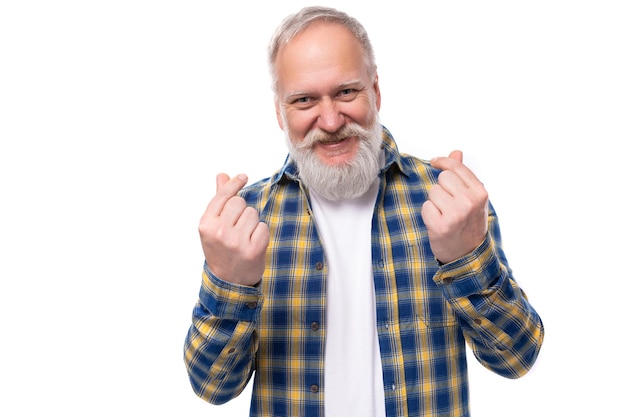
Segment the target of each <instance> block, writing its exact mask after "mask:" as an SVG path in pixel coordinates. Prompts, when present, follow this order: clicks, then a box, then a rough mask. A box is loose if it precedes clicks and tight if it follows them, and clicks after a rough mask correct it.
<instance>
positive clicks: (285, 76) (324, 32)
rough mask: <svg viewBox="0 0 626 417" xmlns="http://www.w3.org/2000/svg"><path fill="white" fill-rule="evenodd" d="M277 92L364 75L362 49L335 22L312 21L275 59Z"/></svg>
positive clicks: (357, 77) (363, 54)
mask: <svg viewBox="0 0 626 417" xmlns="http://www.w3.org/2000/svg"><path fill="white" fill-rule="evenodd" d="M276 72H277V75H278V79H277V81H278V88H279V90H281V89H282V90H283V91H285V90H291V89H293V88H296V89H302V88H306V86H307V85H309V88H310V86H320V85H321V84H324V83H337V84H341V83H345V82H347V81H348V80H354V79H361V78H364V77H365V76H366V73H367V66H366V62H365V53H364V51H363V47H362V46H361V44H360V43H359V41H358V40H357V39H356V37H355V36H354V35H353V34H352V32H350V30H348V29H346V28H345V27H344V26H342V25H340V24H338V23H328V22H315V23H312V24H311V25H310V26H309V27H307V28H306V29H304V31H302V32H301V33H299V34H298V35H297V36H295V37H294V38H292V39H291V40H290V41H289V42H287V43H286V44H285V45H283V46H282V47H281V48H280V49H279V51H278V54H277V57H276Z"/></svg>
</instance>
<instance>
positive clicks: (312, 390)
mask: <svg viewBox="0 0 626 417" xmlns="http://www.w3.org/2000/svg"><path fill="white" fill-rule="evenodd" d="M319 390H320V387H318V386H317V384H313V385H311V392H312V393H313V394H317V393H318V392H319Z"/></svg>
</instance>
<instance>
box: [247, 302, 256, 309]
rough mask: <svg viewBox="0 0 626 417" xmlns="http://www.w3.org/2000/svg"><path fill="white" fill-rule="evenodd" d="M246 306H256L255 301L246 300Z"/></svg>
mask: <svg viewBox="0 0 626 417" xmlns="http://www.w3.org/2000/svg"><path fill="white" fill-rule="evenodd" d="M246 307H248V308H256V303H255V302H254V301H248V302H247V303H246Z"/></svg>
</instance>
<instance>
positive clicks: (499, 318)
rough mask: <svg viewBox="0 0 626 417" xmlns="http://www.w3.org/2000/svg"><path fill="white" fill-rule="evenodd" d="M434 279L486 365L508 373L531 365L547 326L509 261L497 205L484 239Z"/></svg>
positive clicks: (519, 373)
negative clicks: (515, 277)
mask: <svg viewBox="0 0 626 417" xmlns="http://www.w3.org/2000/svg"><path fill="white" fill-rule="evenodd" d="M434 280H435V282H436V283H437V285H439V286H440V287H441V288H442V290H443V293H444V296H445V297H446V299H447V300H448V302H449V303H450V305H451V306H452V308H453V309H454V310H455V312H456V314H457V316H458V317H459V318H460V320H461V327H462V329H463V334H464V335H465V338H466V341H467V342H468V345H469V346H470V347H471V349H472V351H473V352H474V355H475V356H476V358H477V359H478V361H479V362H480V363H481V364H482V365H483V366H485V367H486V368H488V369H490V370H492V371H494V372H496V373H497V374H499V375H502V376H504V377H507V378H518V377H520V376H522V375H524V374H526V373H527V372H528V370H530V368H531V367H532V365H533V364H534V362H535V360H536V359H537V356H538V354H539V350H540V348H541V345H542V343H543V337H544V327H543V323H542V321H541V318H540V317H539V315H538V313H537V312H536V311H535V309H534V308H533V307H532V306H531V304H530V303H529V301H528V298H527V296H526V294H525V293H524V292H523V291H522V289H521V288H520V287H519V286H518V284H517V282H516V281H515V279H514V278H513V276H512V273H511V270H510V268H509V267H508V264H507V261H506V257H505V256H504V252H503V251H502V248H501V244H500V232H499V227H498V222H497V218H496V216H495V213H494V212H493V211H492V212H491V216H490V227H489V232H488V234H487V236H486V238H485V240H484V241H483V242H482V243H481V245H480V246H479V247H478V248H476V249H475V250H474V251H472V252H471V253H470V254H468V255H466V256H464V257H462V258H460V259H458V260H456V261H453V262H451V263H448V264H445V265H442V266H441V267H440V269H439V271H438V272H437V273H436V274H435V276H434Z"/></svg>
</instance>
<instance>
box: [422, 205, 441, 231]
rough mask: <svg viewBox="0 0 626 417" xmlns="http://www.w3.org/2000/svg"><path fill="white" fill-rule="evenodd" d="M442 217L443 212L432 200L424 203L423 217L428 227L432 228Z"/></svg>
mask: <svg viewBox="0 0 626 417" xmlns="http://www.w3.org/2000/svg"><path fill="white" fill-rule="evenodd" d="M442 217H443V214H442V213H441V211H440V210H439V208H437V206H436V205H435V203H433V201H432V200H426V201H425V202H424V204H422V219H423V220H424V224H425V225H426V227H427V228H429V229H430V228H432V227H434V226H435V225H436V224H438V223H439V222H440V219H441V218H442Z"/></svg>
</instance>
